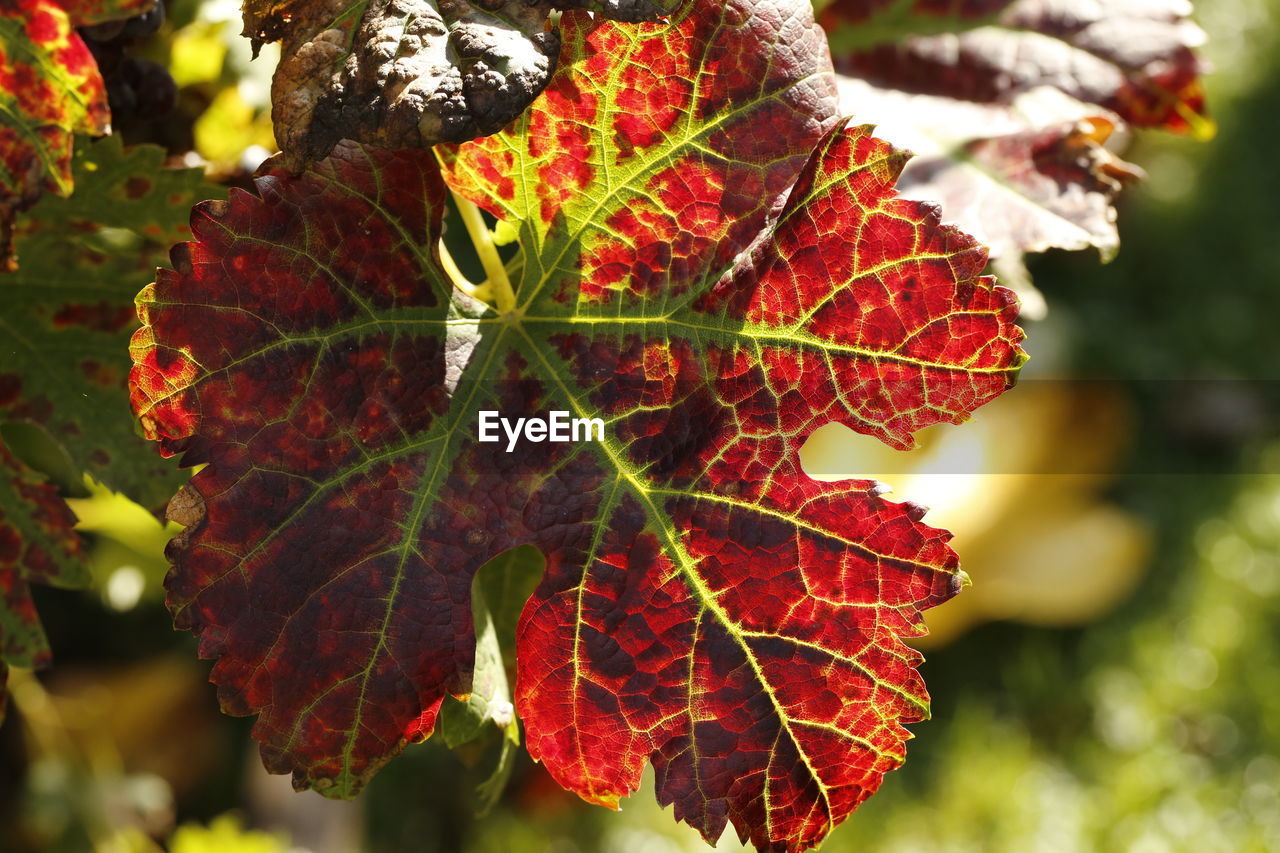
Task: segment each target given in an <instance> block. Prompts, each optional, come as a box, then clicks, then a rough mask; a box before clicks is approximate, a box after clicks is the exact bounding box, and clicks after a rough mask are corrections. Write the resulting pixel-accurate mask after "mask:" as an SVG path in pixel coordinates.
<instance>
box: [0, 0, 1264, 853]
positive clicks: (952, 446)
mask: <svg viewBox="0 0 1280 853" xmlns="http://www.w3.org/2000/svg"><path fill="white" fill-rule="evenodd" d="M1197 13H1198V18H1199V21H1200V23H1201V24H1202V25H1203V26H1204V27H1205V29H1206V30H1207V31H1208V32H1209V34H1210V38H1211V41H1210V43H1209V45H1208V47H1207V48H1206V50H1205V53H1206V54H1207V56H1208V57H1209V58H1210V59H1211V61H1212V62H1213V63H1214V65H1215V66H1216V71H1215V73H1214V74H1213V75H1212V76H1211V77H1210V78H1209V80H1208V85H1209V94H1210V103H1211V105H1212V107H1213V110H1214V114H1215V118H1216V120H1217V122H1218V125H1219V127H1220V133H1219V136H1218V138H1217V139H1216V140H1215V141H1213V142H1212V143H1208V144H1205V143H1201V142H1195V141H1192V140H1186V139H1176V138H1170V137H1168V136H1166V135H1159V136H1157V135H1139V139H1138V142H1137V145H1136V150H1134V151H1131V152H1130V159H1133V160H1135V161H1137V162H1139V163H1141V164H1143V166H1144V167H1145V168H1146V169H1147V170H1148V172H1149V174H1150V179H1149V180H1148V181H1146V182H1145V183H1143V184H1141V185H1140V186H1139V187H1137V188H1136V189H1134V190H1132V191H1130V193H1129V194H1128V196H1127V198H1126V199H1124V202H1123V204H1122V209H1121V217H1122V222H1121V234H1122V238H1123V248H1122V250H1121V252H1120V255H1119V257H1118V258H1117V259H1116V260H1115V261H1114V262H1112V263H1111V264H1109V265H1107V266H1100V265H1099V264H1098V262H1097V259H1096V258H1094V257H1090V256H1087V255H1083V254H1080V255H1065V254H1051V255H1049V256H1045V257H1041V258H1038V259H1037V260H1036V261H1035V262H1034V263H1033V266H1032V273H1033V274H1034V276H1035V280H1036V283H1037V285H1038V286H1039V287H1040V288H1041V289H1042V290H1043V291H1044V292H1045V294H1046V297H1047V299H1048V302H1049V305H1050V314H1049V317H1048V319H1047V320H1045V321H1042V322H1037V323H1035V324H1032V325H1030V327H1029V328H1028V345H1029V349H1030V351H1031V352H1032V355H1033V361H1032V362H1031V364H1030V365H1029V367H1028V369H1027V371H1026V373H1025V374H1024V378H1023V381H1022V383H1021V386H1020V387H1019V388H1018V389H1015V390H1014V391H1013V392H1012V393H1010V394H1008V395H1006V396H1005V397H1004V398H1002V399H1001V400H1000V401H998V402H997V403H995V404H993V405H991V406H989V407H988V408H987V409H985V410H983V411H982V412H980V414H979V416H978V417H977V418H975V420H974V421H973V422H972V423H971V424H969V425H967V426H965V427H964V428H962V429H955V428H950V429H937V430H934V431H931V432H930V433H929V434H928V435H926V436H925V437H924V440H923V442H922V445H923V446H922V448H921V449H920V450H918V451H914V452H913V453H911V454H907V455H902V454H895V453H893V452H891V451H887V450H884V449H882V448H879V447H878V446H875V445H874V444H873V443H868V442H866V441H864V440H861V439H858V438H857V437H856V436H853V435H852V434H850V433H848V431H847V430H843V429H842V428H838V427H835V428H827V429H824V430H823V431H821V432H820V433H819V434H818V435H817V436H815V438H814V439H813V440H812V442H811V444H810V446H809V447H807V448H806V465H807V466H808V467H809V469H810V471H811V472H812V473H813V474H814V475H815V476H841V475H844V476H848V475H858V476H875V477H876V478H877V479H881V480H885V481H886V482H888V483H890V484H891V485H892V486H893V487H894V489H895V491H896V492H897V494H898V495H900V496H902V497H903V498H904V499H905V498H907V497H909V498H911V499H913V500H917V501H920V502H922V503H925V504H927V505H930V506H931V507H932V508H933V511H932V513H931V515H930V520H931V521H932V522H933V523H935V524H937V525H939V526H944V527H948V528H950V529H951V530H953V531H954V532H955V534H956V538H955V545H956V547H957V549H958V550H959V551H960V553H961V555H962V557H963V558H964V564H965V567H966V569H967V570H968V572H969V574H970V575H971V576H972V578H973V581H974V583H973V586H972V587H971V588H969V589H968V590H966V591H965V592H964V593H963V594H962V595H961V596H960V597H959V598H957V599H956V600H955V601H953V602H951V603H948V604H947V605H944V606H943V607H941V608H938V609H936V610H934V611H931V612H930V613H929V614H928V620H929V623H930V625H931V626H932V628H933V631H934V633H933V634H932V635H931V636H930V637H927V638H924V640H922V641H921V646H922V647H924V648H925V649H926V650H927V652H928V660H927V662H926V663H925V665H924V675H925V678H926V680H927V682H928V683H929V685H930V690H931V692H932V694H933V697H934V719H933V720H932V721H931V722H929V723H926V724H921V725H919V726H917V727H915V731H916V732H917V740H916V742H915V743H914V744H912V747H911V750H910V759H909V760H908V762H907V764H906V766H905V767H904V768H903V769H901V770H899V771H897V772H895V773H893V774H891V775H890V776H889V777H887V779H886V782H885V784H884V787H883V789H882V791H881V793H880V794H878V795H877V796H876V797H873V798H872V799H871V800H870V801H868V802H867V803H866V804H865V805H864V806H863V807H862V808H861V809H860V811H859V812H858V813H857V814H855V815H854V816H853V818H851V819H850V820H849V821H848V822H847V823H846V824H845V825H843V826H842V827H840V828H839V829H837V830H836V831H835V832H834V833H833V835H832V836H831V839H830V841H829V842H828V843H827V845H825V847H824V849H826V850H830V851H853V850H858V851H875V853H905V851H957V853H959V851H1019V853H1024V851H1053V853H1063V851H1103V850H1105V851H1111V850H1117V851H1120V850H1123V851H1134V853H1160V851H1182V850H1186V851H1197V852H1199V851H1230V853H1237V851H1275V850H1280V651H1278V650H1280V473H1278V472H1280V428H1278V426H1280V425H1278V424H1277V412H1280V406H1278V405H1277V403H1278V402H1280V399H1278V398H1280V393H1278V391H1277V389H1278V388H1280V383H1278V382H1277V380H1278V379H1280V376H1277V371H1280V334H1277V332H1276V329H1275V325H1276V323H1277V318H1280V254H1278V253H1276V252H1275V248H1274V247H1275V245H1276V241H1277V239H1278V238H1280V203H1278V202H1277V199H1280V164H1278V163H1277V162H1276V158H1275V155H1274V140H1275V139H1277V138H1280V2H1277V0H1265V2H1260V0H1200V2H1199V3H1198V5H1197ZM238 14H239V4H238V2H236V0H211V1H210V2H198V0H175V2H173V3H171V4H169V16H168V23H166V25H165V29H164V30H163V31H162V32H161V33H160V34H159V35H158V36H157V37H156V38H154V39H152V40H151V41H150V42H148V43H147V45H145V46H144V47H145V50H146V51H147V52H148V55H149V56H150V57H151V58H153V59H155V60H156V61H160V62H164V63H165V64H166V65H168V66H169V67H170V68H171V69H172V70H173V74H174V77H175V79H176V81H177V83H178V84H179V86H180V91H179V98H178V102H177V107H176V109H175V111H174V113H173V114H172V115H170V116H167V117H165V118H164V119H163V120H155V121H136V122H133V123H131V124H130V125H128V126H126V127H124V128H122V129H121V132H122V133H123V134H124V136H125V138H126V140H127V141H129V142H142V141H148V142H159V143H160V144H163V145H165V146H167V147H168V148H169V150H170V151H171V152H172V153H173V155H174V160H175V162H184V163H186V164H188V165H194V164H202V165H205V166H206V167H207V168H208V169H209V171H210V173H211V174H212V175H213V176H215V177H216V178H219V179H221V180H223V181H225V182H229V183H237V182H243V181H244V180H246V178H247V175H248V174H249V173H250V172H251V171H252V169H253V168H255V167H256V166H257V164H258V163H259V162H260V161H261V160H262V158H263V157H265V156H267V154H268V153H269V152H270V151H271V150H273V148H274V145H273V141H272V137H271V128H270V119H269V115H268V113H269V110H268V100H269V97H268V95H269V93H268V88H269V77H270V71H271V69H272V66H273V62H274V58H273V57H272V56H271V55H270V53H269V51H270V47H268V48H267V49H266V50H264V56H263V57H262V58H260V59H259V60H257V61H255V62H250V61H249V60H250V55H249V47H248V42H247V41H245V40H244V39H242V38H240V37H239V29H240V26H239V20H238ZM144 283H145V282H140V286H141V284H144ZM74 506H75V510H76V512H77V514H78V516H79V518H80V519H81V523H80V529H81V530H82V531H83V532H84V534H85V535H86V537H87V538H88V539H89V540H90V542H91V544H92V554H93V562H94V567H93V568H94V576H95V579H96V584H95V587H94V589H93V590H91V591H88V592H66V591H58V590H50V589H44V588H40V589H38V590H37V598H38V599H39V604H40V611H41V613H42V614H43V617H44V620H45V624H46V627H47V629H48V633H49V636H50V639H51V641H52V644H53V647H54V652H55V656H56V660H57V664H56V666H55V667H54V669H53V670H52V671H50V672H49V673H47V674H41V675H40V677H39V678H38V679H37V678H36V677H35V676H33V675H32V674H30V673H24V672H15V673H14V675H13V677H12V689H13V702H12V704H11V706H10V709H11V710H10V714H9V718H8V719H7V720H6V721H5V722H4V724H3V726H2V727H0V850H4V851H14V853H26V851H83V850H96V851H122V852H123V851H157V850H162V849H168V850H172V851H175V853H205V851H209V852H210V853H211V852H212V851H219V852H220V853H222V852H223V851H225V853H275V851H286V850H310V851H314V853H329V851H333V852H334V853H343V852H344V851H354V850H361V849H363V850H369V851H388V852H389V851H405V850H426V851H450V853H452V851H466V853H507V851H516V852H517V853H524V852H525V851H527V853H594V851H608V853H615V851H616V853H679V851H697V850H700V849H705V847H704V845H703V844H702V842H701V841H700V840H699V839H698V838H697V836H696V835H695V834H694V833H693V832H692V831H691V830H689V829H688V828H686V827H684V826H678V825H676V824H674V822H673V821H672V820H671V817H670V813H669V812H667V813H665V814H664V813H662V812H661V810H659V809H658V807H657V805H656V804H655V803H654V801H653V795H652V790H651V784H650V783H646V788H645V789H644V790H642V791H641V792H639V793H638V794H637V795H636V796H635V797H633V798H631V799H630V800H628V801H626V802H624V804H623V809H622V811H621V813H619V814H614V813H610V812H607V811H605V810H602V809H598V808H594V807H589V806H586V805H584V804H582V803H580V802H578V801H577V800H576V799H575V798H574V797H572V796H571V795H569V794H566V793H564V792H563V791H561V790H560V789H559V788H558V787H557V786H556V785H555V783H554V782H552V781H551V779H550V778H549V777H548V776H547V775H546V774H545V773H544V772H543V771H542V769H541V768H539V767H537V766H535V765H533V764H532V763H531V762H529V760H528V758H527V757H526V756H524V755H523V754H522V755H521V756H520V757H519V758H518V759H517V762H516V766H515V767H514V770H513V772H512V777H511V781H510V783H509V784H508V786H507V787H506V789H505V793H504V794H503V796H502V798H501V800H500V801H499V802H498V804H497V806H496V807H495V808H494V809H492V810H491V811H490V812H489V813H488V814H486V815H484V816H478V815H477V814H476V804H477V802H478V799H477V797H476V794H475V788H476V786H477V785H478V784H480V783H482V782H484V781H485V780H486V779H487V778H488V777H489V776H490V774H491V773H492V771H493V767H494V765H495V763H496V762H497V760H498V759H497V755H498V750H499V749H500V740H501V736H500V734H499V733H498V732H497V731H496V729H495V731H494V733H493V736H492V737H491V738H490V739H489V741H488V742H487V743H481V744H479V745H473V746H470V747H468V748H467V749H464V750H461V751H459V752H449V751H447V750H445V749H444V748H443V747H442V746H440V745H439V744H437V743H434V742H429V743H427V744H424V745H421V746H416V747H413V748H411V749H410V750H409V751H408V752H407V753H406V755H405V756H404V757H402V758H401V759H398V760H396V761H394V762H392V763H391V764H390V765H389V766H388V767H387V768H386V769H385V770H384V771H383V772H382V773H381V775H380V776H379V777H378V778H377V779H376V780H375V781H374V783H373V784H372V785H371V786H370V788H369V790H368V791H367V792H366V794H365V795H364V796H363V797H362V798H361V799H360V800H359V801H357V802H355V803H335V802H330V801H326V800H324V799H322V798H320V797H318V796H316V795H313V794H294V793H293V792H292V791H291V790H290V788H289V784H288V781H287V780H285V779H283V778H280V777H268V776H267V775H266V774H265V773H264V772H263V771H262V770H261V767H260V765H259V763H258V761H257V757H256V755H255V754H254V752H255V751H254V748H253V746H252V743H251V741H250V739H249V728H250V726H251V721H248V720H236V719H231V718H227V717H224V716H222V715H220V714H219V713H218V712H217V710H216V700H215V697H214V691H213V689H212V687H210V686H209V685H208V684H206V683H205V679H206V676H207V670H208V665H207V664H205V663H201V662H199V661H197V660H196V654H195V643H194V641H193V640H192V638H191V637H190V636H188V635H187V634H179V633H175V632H174V631H173V630H172V629H171V626H170V620H169V616H168V614H167V612H166V611H165V609H164V607H163V603H162V602H163V589H162V587H161V583H162V580H163V575H164V572H165V568H166V564H165V560H164V558H163V548H164V543H165V542H166V540H167V538H168V537H169V535H171V533H172V530H166V529H165V528H163V527H161V526H160V524H159V523H157V522H156V521H155V520H154V517H153V516H152V515H151V514H150V513H148V512H147V511H146V510H143V509H142V508H140V507H137V506H135V505H133V504H130V503H129V502H128V501H125V500H123V499H121V498H119V497H117V496H113V495H111V494H110V493H108V492H106V491H105V490H102V489H100V488H97V487H96V486H94V485H93V484H89V486H88V497H85V498H83V499H78V500H76V501H74ZM503 630H504V628H503V626H499V633H500V634H501V632H502V631H503ZM717 849H722V850H739V849H742V848H741V846H740V845H739V844H738V843H737V841H736V839H734V838H733V837H732V836H731V835H728V836H726V837H725V838H724V839H722V840H721V842H720V844H719V845H718V848H717Z"/></svg>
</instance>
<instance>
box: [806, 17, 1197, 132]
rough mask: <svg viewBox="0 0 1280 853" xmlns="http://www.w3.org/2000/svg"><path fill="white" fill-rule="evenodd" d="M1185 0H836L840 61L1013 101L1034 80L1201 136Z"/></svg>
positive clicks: (841, 65) (945, 91)
mask: <svg viewBox="0 0 1280 853" xmlns="http://www.w3.org/2000/svg"><path fill="white" fill-rule="evenodd" d="M1190 12H1191V5H1190V3H1188V2H1187V0H1150V2H1142V3H1133V2H1130V0H1097V2H1082V0H957V2H948V3H940V2H938V0H832V2H830V3H828V4H825V5H824V7H823V11H822V15H821V20H822V22H823V24H824V26H826V27H827V29H828V31H829V32H830V34H831V49H832V52H833V53H834V54H835V56H836V66H837V68H838V69H839V70H840V71H842V72H843V73H845V74H848V75H849V76H853V77H859V78H861V79H864V80H867V81H868V82H870V83H873V84H875V85H877V86H881V87H884V88H889V89H900V90H903V91H908V92H913V93H916V94H925V95H942V96H946V97H951V98H958V99H961V100H967V101H977V102H979V103H1009V102H1010V101H1011V100H1012V99H1013V98H1014V97H1015V96H1016V95H1017V94H1019V93H1021V92H1027V91H1030V90H1031V89H1034V88H1036V87H1038V86H1054V87H1056V88H1058V89H1061V90H1062V91H1063V92H1065V93H1066V94H1068V95H1070V96H1072V97H1073V98H1075V99H1076V100H1078V101H1083V102H1085V103H1092V104H1096V105H1098V106H1101V107H1103V108H1105V109H1107V110H1110V111H1111V112H1114V113H1116V114H1117V115H1119V116H1120V117H1121V118H1123V119H1124V120H1125V121H1126V122H1129V123H1131V124H1133V125H1135V126H1138V127H1160V128H1164V129H1167V130H1173V131H1178V132H1193V133H1197V134H1200V135H1207V134H1209V133H1211V132H1212V124H1211V122H1209V120H1208V119H1206V118H1205V103H1204V88H1203V85H1202V83H1201V80H1200V76H1201V74H1202V73H1203V71H1204V63H1203V62H1202V61H1201V59H1200V58H1199V57H1198V56H1197V55H1196V53H1195V50H1194V49H1195V48H1196V47H1198V46H1199V45H1201V44H1202V43H1203V42H1204V38H1205V36H1204V31H1203V30H1201V29H1200V28H1199V27H1198V26H1196V25H1195V24H1194V23H1192V22H1191V20H1190V19H1189V17H1188V16H1189V15H1190Z"/></svg>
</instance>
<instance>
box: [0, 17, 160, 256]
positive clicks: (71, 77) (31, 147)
mask: <svg viewBox="0 0 1280 853" xmlns="http://www.w3.org/2000/svg"><path fill="white" fill-rule="evenodd" d="M153 5H155V0H6V2H3V3H0V271H5V270H12V269H14V268H15V267H16V264H17V260H16V255H15V254H14V252H13V245H12V234H11V231H12V228H13V221H14V217H15V215H16V214H17V213H19V212H21V211H24V210H27V209H29V208H30V207H31V205H33V204H35V202H36V201H37V200H38V199H39V197H40V195H41V193H43V192H45V191H46V190H48V191H51V192H55V193H57V194H58V195H61V196H68V195H70V194H71V191H72V187H73V186H74V180H73V176H72V169H71V155H72V150H73V148H74V138H75V134H77V133H82V134H89V135H92V136H101V135H103V134H105V133H110V132H111V114H110V111H109V109H108V107H107V92H106V85H105V84H104V83H103V81H102V75H101V74H100V73H98V65H97V63H96V62H95V61H94V59H93V56H92V54H90V53H89V48H88V47H87V46H86V45H85V43H84V41H83V40H82V39H81V38H80V36H79V34H78V33H76V31H75V28H76V27H78V26H85V25H89V24H97V23H103V22H104V21H110V20H116V19H120V18H130V17H133V16H134V15H138V14H141V13H142V12H145V11H147V10H148V9H150V8H151V7H152V6H153Z"/></svg>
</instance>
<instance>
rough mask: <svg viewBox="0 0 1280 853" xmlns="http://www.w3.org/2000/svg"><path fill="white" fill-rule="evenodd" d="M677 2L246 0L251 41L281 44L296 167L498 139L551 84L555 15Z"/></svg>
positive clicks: (280, 111)
mask: <svg viewBox="0 0 1280 853" xmlns="http://www.w3.org/2000/svg"><path fill="white" fill-rule="evenodd" d="M677 2H678V0H567V2H566V0H560V2H557V0H320V2H301V0H247V2H246V3H245V10H244V20H245V30H244V32H245V35H247V36H249V37H250V38H252V39H253V40H254V43H255V45H259V44H261V43H262V42H266V41H282V42H283V59H282V60H281V63H280V66H279V68H278V69H277V70H276V75H275V80H274V81H273V84H272V101H273V109H272V118H273V119H274V121H275V129H276V138H277V139H278V140H279V142H280V145H281V147H282V148H283V149H284V150H285V151H286V152H288V153H290V154H292V155H294V157H295V158H296V160H297V161H298V162H301V161H305V160H310V159H313V158H319V157H324V156H325V155H327V154H328V153H329V152H330V151H331V150H332V149H333V146H334V145H335V144H336V143H337V142H338V141H339V140H340V139H344V138H350V139H354V140H357V141H360V142H367V143H373V144H376V145H381V146H384V147H387V148H420V147H426V146H430V145H433V144H435V143H437V142H441V141H452V142H458V141H462V140H466V139H473V138H475V137H477V136H482V135H485V134H489V133H493V132H495V131H497V130H498V129H499V128H501V127H502V126H503V125H505V124H506V123H507V122H509V121H511V120H512V119H513V118H515V117H516V116H517V115H519V114H520V112H521V111H523V110H524V109H525V107H527V106H528V105H529V104H530V102H532V101H533V99H534V98H535V97H537V95H538V93H539V92H541V91H542V89H543V87H545V86H546V84H547V81H548V80H549V79H550V77H551V73H552V71H554V70H555V66H556V61H557V58H558V56H559V53H560V37H559V35H558V33H557V32H556V31H555V30H554V29H549V28H548V19H549V15H550V14H551V12H552V11H553V10H554V9H557V8H567V7H569V6H572V7H576V8H591V9H593V10H596V11H597V12H599V13H601V14H604V15H606V16H613V17H616V18H619V19H623V20H631V21H639V20H656V19H657V18H658V17H659V16H660V15H663V14H666V13H667V12H670V11H671V10H672V8H673V7H674V6H675V5H676V3H677Z"/></svg>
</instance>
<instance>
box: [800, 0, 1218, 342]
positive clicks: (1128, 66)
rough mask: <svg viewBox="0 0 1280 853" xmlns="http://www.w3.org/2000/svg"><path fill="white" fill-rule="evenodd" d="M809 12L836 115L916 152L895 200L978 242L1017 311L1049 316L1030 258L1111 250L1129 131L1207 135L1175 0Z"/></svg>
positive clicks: (1015, 0) (1186, 27)
mask: <svg viewBox="0 0 1280 853" xmlns="http://www.w3.org/2000/svg"><path fill="white" fill-rule="evenodd" d="M819 5H820V6H822V13H821V16H820V17H821V20H822V22H823V24H824V25H825V26H826V27H827V29H828V30H829V32H830V35H831V43H832V49H833V51H834V52H835V54H836V57H837V60H836V65H837V67H838V68H839V69H840V71H841V72H842V75H841V80H842V83H841V90H842V92H841V95H842V97H841V100H842V103H843V105H844V106H845V108H846V109H849V110H851V111H852V112H853V113H855V114H856V115H858V116H859V117H860V118H862V119H863V120H866V121H872V122H875V123H876V125H877V126H878V127H880V128H881V133H882V134H883V135H884V136H885V138H887V139H889V140H890V141H892V142H894V143H895V144H902V145H904V146H906V147H907V148H908V149H910V150H912V151H914V152H916V153H918V154H921V155H924V156H922V157H920V158H919V159H918V160H916V161H914V162H913V163H912V165H911V166H910V167H909V168H908V170H907V172H906V174H905V175H904V176H903V183H902V185H901V189H902V191H903V193H904V194H905V195H907V196H908V197H910V198H919V199H923V200H929V201H937V202H940V203H941V204H942V205H943V210H944V211H945V212H946V215H947V216H948V217H949V220H950V221H952V222H955V224H957V225H959V226H960V227H961V228H963V229H965V230H967V231H969V232H970V233H972V234H974V236H976V237H977V238H978V239H979V240H982V241H983V242H984V243H985V244H986V245H987V246H988V247H989V249H990V250H991V257H992V259H993V261H994V264H993V266H994V268H995V269H996V271H997V272H999V273H1000V274H1001V276H1002V277H1003V278H1004V280H1005V283H1006V284H1008V285H1010V286H1012V287H1014V288H1015V289H1016V290H1017V291H1018V292H1019V295H1020V296H1022V298H1023V303H1024V304H1023V309H1024V315H1025V316H1029V317H1034V316H1037V315H1038V314H1041V313H1043V311H1044V299H1043V297H1042V296H1041V295H1040V294H1039V292H1038V291H1036V289H1035V288H1034V286H1033V285H1032V284H1031V280H1030V275H1029V273H1028V272H1027V269H1026V267H1025V265H1024V261H1023V258H1024V255H1025V254H1026V253H1033V252H1043V251H1045V250H1046V249H1050V248H1060V249H1083V248H1087V247H1094V248H1096V249H1098V251H1099V252H1100V253H1101V255H1102V257H1103V259H1104V260H1107V259H1109V258H1110V257H1111V256H1113V255H1114V253H1115V252H1116V250H1117V248H1118V246H1119V235H1118V234H1117V232H1116V226H1115V220H1116V212H1115V208H1114V206H1113V201H1114V199H1115V197H1116V195H1117V194H1118V193H1119V191H1120V190H1121V189H1122V188H1123V186H1124V185H1125V184H1127V183H1130V182H1132V181H1134V180H1137V179H1138V178H1140V177H1141V175H1142V172H1141V170H1139V169H1138V168H1137V167H1135V166H1132V165H1131V164H1129V163H1126V162H1124V161H1123V160H1121V159H1120V158H1119V157H1118V156H1117V154H1116V153H1115V152H1116V151H1118V150H1119V149H1121V148H1122V147H1123V144H1124V143H1125V142H1126V141H1127V139H1128V137H1129V126H1130V125H1136V126H1139V127H1162V128H1165V129H1168V130H1174V131H1178V132H1191V133H1195V134H1197V135H1199V136H1202V137H1207V136H1209V135H1211V134H1212V132H1213V123H1212V122H1211V121H1210V120H1209V119H1208V118H1206V117H1205V114H1204V108H1205V107H1204V93H1203V89H1202V85H1201V82H1200V75H1201V73H1202V72H1203V70H1204V66H1203V63H1202V62H1201V61H1200V59H1199V58H1198V57H1197V56H1196V54H1195V52H1194V50H1193V49H1194V48H1195V47H1196V46H1197V45H1199V44H1200V43H1201V42H1202V41H1203V40H1204V33H1203V32H1202V31H1201V30H1200V29H1199V27H1197V26H1196V25H1195V24H1193V23H1192V22H1191V21H1190V20H1189V19H1188V17H1187V16H1188V14H1189V12H1190V6H1189V5H1188V4H1187V3H1185V2H1183V0H1155V2H1152V3H1141V4H1133V3H1129V2H1127V0H1102V2H1099V3H1082V2H1079V0H961V2H957V3H947V4H939V3H937V2H935V0H831V2H829V3H825V4H819Z"/></svg>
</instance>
